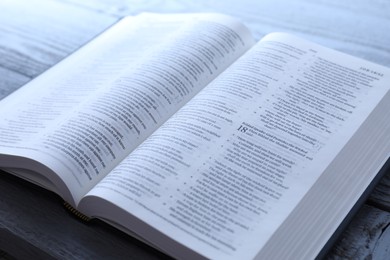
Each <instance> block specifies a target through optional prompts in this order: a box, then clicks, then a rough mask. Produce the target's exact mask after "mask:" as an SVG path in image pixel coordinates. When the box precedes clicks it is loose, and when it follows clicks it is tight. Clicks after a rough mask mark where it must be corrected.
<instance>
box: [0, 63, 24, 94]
mask: <svg viewBox="0 0 390 260" xmlns="http://www.w3.org/2000/svg"><path fill="white" fill-rule="evenodd" d="M0 79H1V80H0V100H1V99H2V98H4V97H5V96H7V95H9V94H10V93H12V92H14V91H15V90H16V89H18V88H19V87H20V86H23V85H24V84H25V83H27V82H28V81H29V80H30V78H29V77H26V76H24V75H22V74H20V73H17V72H15V71H11V70H9V69H6V68H2V67H0Z"/></svg>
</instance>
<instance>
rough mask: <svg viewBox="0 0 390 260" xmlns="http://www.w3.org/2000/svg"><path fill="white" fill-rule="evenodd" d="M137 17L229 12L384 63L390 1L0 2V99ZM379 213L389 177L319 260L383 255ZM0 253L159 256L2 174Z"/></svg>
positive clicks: (389, 247) (383, 211)
mask: <svg viewBox="0 0 390 260" xmlns="http://www.w3.org/2000/svg"><path fill="white" fill-rule="evenodd" d="M145 11H148V12H164V13H169V12H220V13H225V14H230V15H233V16H235V17H237V18H238V19H240V20H242V21H243V22H244V23H245V24H247V25H248V27H249V28H250V30H251V31H252V32H253V34H254V35H255V37H256V39H260V38H261V37H262V36H264V35H265V34H267V33H269V32H274V31H284V32H290V33H293V34H295V35H298V36H302V37H303V38H306V39H309V40H312V41H315V42H318V43H320V44H322V45H325V46H328V47H331V48H334V49H337V50H341V51H343V52H346V53H350V54H352V55H355V56H358V57H361V58H365V59H368V60H371V61H374V62H376V63H379V64H383V65H386V66H390V44H389V43H390V34H389V33H388V32H390V2H388V1H385V0H374V1H368V0H356V1H352V0H345V1H338V0H327V1H325V0H317V1H305V0H291V1H288V0H263V1H250V0H248V1H244V0H243V1H233V0H225V1H208V0H198V1H186V0H175V1H169V0H153V1H122V0H105V1H103V0H88V1H77V0H63V1H60V0H57V1H55V0H52V1H50V0H33V1H22V0H3V1H0V98H2V97H3V96H5V95H7V94H9V93H11V92H12V91H14V90H15V89H17V88H19V87H20V86H22V85H23V84H24V83H26V82H27V81H28V80H30V79H32V78H34V77H36V76H37V75H39V74H40V73H42V72H43V71H45V70H46V69H48V68H50V67H51V66H53V65H55V63H57V62H58V61H59V60H61V59H63V58H64V57H66V56H67V55H69V54H70V53H72V52H73V51H74V50H76V49H77V48H79V47H80V46H82V45H83V44H85V43H86V42H87V41H89V40H90V39H92V38H93V37H95V36H96V35H97V34H99V33H100V32H102V31H103V30H104V29H105V28H107V27H108V26H110V25H111V24H113V23H114V22H115V21H117V20H118V19H120V18H121V17H123V16H125V15H135V14H138V13H140V12H145ZM42 209H44V210H42ZM389 212H390V173H389V174H387V175H386V176H385V178H384V180H383V181H382V182H381V183H380V184H379V185H378V186H377V187H376V189H375V191H374V192H373V193H372V195H371V197H370V198H369V204H366V205H365V206H364V207H363V208H362V210H361V211H360V212H359V213H358V215H356V217H355V218H354V219H353V221H352V222H351V224H350V225H349V226H348V228H347V229H346V231H345V232H344V233H343V234H342V236H341V238H340V240H339V241H338V242H337V244H336V245H335V247H334V248H333V249H332V250H331V252H330V254H329V255H328V256H327V258H328V259H355V258H356V259H385V257H386V256H387V254H388V253H389V251H390V231H389V228H388V227H389V224H390V213H389ZM21 248H23V250H20V249H21ZM0 249H2V250H5V251H6V252H8V253H10V254H11V255H13V256H15V257H17V258H20V259H26V258H40V259H51V258H57V259H80V258H81V259H94V258H142V259H156V258H166V256H165V255H163V254H161V253H159V252H158V251H156V250H154V249H152V248H150V247H148V246H146V245H144V244H143V243H141V242H139V241H137V240H136V239H133V238H131V237H129V236H127V235H124V234H123V233H121V232H120V231H117V230H115V229H114V228H111V227H110V226H108V225H106V224H105V223H102V222H99V221H95V222H92V223H90V224H85V223H81V222H80V221H78V220H76V219H74V218H73V217H72V216H70V215H69V214H67V212H66V211H64V209H63V207H62V206H61V201H60V199H59V198H58V197H57V196H56V195H54V194H52V193H50V192H47V191H44V190H42V189H40V188H38V187H35V186H33V185H31V184H28V183H25V182H24V181H21V180H18V179H16V178H14V177H10V176H5V175H3V174H0Z"/></svg>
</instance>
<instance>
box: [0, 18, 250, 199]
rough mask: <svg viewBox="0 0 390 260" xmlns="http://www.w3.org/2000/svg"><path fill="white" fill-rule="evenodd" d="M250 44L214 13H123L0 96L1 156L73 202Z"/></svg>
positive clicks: (242, 33) (244, 31) (240, 29)
mask: <svg viewBox="0 0 390 260" xmlns="http://www.w3.org/2000/svg"><path fill="white" fill-rule="evenodd" d="M252 43H253V39H252V38H251V36H250V34H249V32H248V30H247V29H246V28H245V27H244V26H243V25H241V24H240V23H238V22H237V21H235V20H234V19H231V18H229V17H227V16H223V15H213V14H199V15H197V14H192V15H191V14H188V15H154V14H142V15H140V16H139V17H136V18H126V19H124V20H122V21H121V22H119V23H118V24H117V25H114V26H113V27H112V28H111V29H110V30H108V31H107V32H105V33H104V34H102V35H101V36H100V37H98V38H97V39H96V40H95V41H93V42H91V43H90V44H89V45H88V46H86V47H84V48H83V49H81V50H80V51H79V52H77V53H76V54H75V55H72V56H71V57H70V58H68V59H66V60H64V61H63V62H62V63H60V64H58V65H57V66H55V67H54V68H53V69H51V70H50V71H48V72H47V73H45V74H44V75H43V76H41V77H39V78H37V79H36V80H34V81H32V82H31V83H30V84H28V85H27V86H25V87H23V88H22V89H21V90H20V91H18V92H16V93H15V94H14V95H12V96H10V97H9V98H7V99H5V100H3V101H2V102H1V104H0V110H1V111H2V113H3V114H4V115H5V116H4V117H2V118H1V121H0V153H3V154H11V155H15V156H18V157H27V158H30V159H33V160H35V161H37V162H39V163H40V164H43V165H44V166H46V167H47V168H50V169H51V170H52V171H54V172H55V173H56V174H57V175H59V177H60V179H61V180H62V181H63V182H65V183H66V186H67V187H68V188H69V189H70V192H71V193H72V196H73V197H74V198H75V199H72V200H71V201H70V203H72V204H76V202H75V201H77V200H78V199H80V197H81V196H82V195H84V194H85V193H86V192H87V191H88V190H89V189H90V188H91V187H92V186H93V185H95V184H96V183H97V182H98V181H99V179H101V178H102V177H103V176H104V175H105V174H106V173H108V172H109V171H110V170H111V169H112V168H113V167H114V166H115V165H116V164H117V163H119V162H120V161H121V160H122V159H123V158H124V157H125V156H126V155H128V154H129V153H130V151H131V150H133V149H134V148H135V147H136V146H137V145H139V144H140V143H141V142H142V141H143V140H144V139H145V138H146V137H147V136H148V135H149V134H150V133H152V132H153V131H154V130H155V129H157V128H158V127H159V125H161V123H162V122H164V121H165V120H166V119H167V118H169V117H170V116H171V115H172V114H173V113H174V112H175V111H176V110H177V109H178V108H179V107H181V106H182V105H183V104H184V103H185V102H187V101H188V100H189V99H191V97H192V96H194V95H195V94H196V93H197V92H198V91H199V90H200V89H201V88H203V87H204V86H206V85H207V84H208V83H209V82H210V81H211V80H212V79H213V78H215V76H216V75H218V74H219V73H220V72H222V71H223V70H224V69H225V68H227V67H228V66H229V65H230V64H231V63H232V62H233V61H234V60H236V59H237V58H238V57H239V56H240V55H241V54H243V53H244V52H245V51H246V50H247V49H248V48H249V47H250V46H251V45H252ZM15 158H16V157H15ZM26 164H28V162H26ZM0 166H2V167H9V168H17V167H21V166H23V167H28V165H25V164H24V163H23V164H21V165H15V163H13V162H12V160H9V158H5V159H4V160H1V161H0ZM33 170H34V169H33ZM61 193H62V194H63V193H64V191H62V192H61ZM67 199H69V198H67ZM73 200H74V201H73Z"/></svg>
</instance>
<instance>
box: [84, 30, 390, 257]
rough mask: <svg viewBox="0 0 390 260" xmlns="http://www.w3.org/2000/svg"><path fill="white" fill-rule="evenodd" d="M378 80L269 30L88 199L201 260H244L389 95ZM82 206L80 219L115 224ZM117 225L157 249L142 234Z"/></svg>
mask: <svg viewBox="0 0 390 260" xmlns="http://www.w3.org/2000/svg"><path fill="white" fill-rule="evenodd" d="M386 73H388V70H387V69H386V68H383V67H380V66H376V65H374V64H371V63H365V62H362V61H359V60H357V59H354V58H352V57H349V56H346V55H342V54H339V53H336V52H334V51H331V50H328V49H325V48H322V47H320V46H317V45H314V44H310V43H307V42H305V41H302V40H300V39H297V38H294V37H290V36H288V35H285V34H271V35H269V36H267V37H265V38H264V39H263V40H262V41H261V42H260V43H259V44H258V45H257V46H255V47H254V48H253V49H252V50H251V51H250V52H248V53H247V54H246V55H245V56H244V57H243V58H242V59H240V60H239V61H238V62H237V63H236V64H235V65H234V66H232V67H231V68H229V70H227V71H226V72H225V73H223V74H222V75H221V76H220V77H219V78H218V79H217V80H216V81H214V82H213V83H212V84H211V85H210V86H208V87H207V88H206V89H204V90H203V91H202V92H201V93H199V94H198V95H197V96H196V97H195V98H194V99H193V100H192V101H191V102H189V103H188V104H187V105H186V106H185V107H183V109H181V110H180V111H179V112H178V113H177V114H176V115H175V116H174V117H173V118H171V119H170V120H168V121H167V123H165V124H164V125H163V126H162V127H161V128H160V129H159V130H158V131H156V132H155V133H154V134H153V135H152V137H151V138H149V139H148V140H146V141H145V142H144V143H143V144H142V145H141V146H140V147H139V148H137V149H136V150H135V151H134V152H133V153H132V154H131V155H130V156H129V157H128V158H126V159H125V160H124V161H123V163H121V164H120V165H119V167H117V168H116V169H114V170H113V172H112V173H110V174H109V175H108V176H107V177H106V178H105V179H103V180H102V181H101V183H99V184H98V185H97V186H96V187H95V188H94V189H93V190H92V191H91V193H89V195H90V196H91V198H92V199H91V200H92V201H93V200H94V199H93V196H97V197H99V196H101V197H102V198H104V200H107V201H110V202H112V203H114V204H116V205H117V206H118V207H119V208H121V209H123V210H124V211H128V212H130V213H131V214H134V215H135V216H136V217H137V218H139V219H141V220H142V221H144V222H146V223H148V224H150V225H151V226H153V227H154V228H156V229H158V230H160V231H161V232H163V233H164V234H166V235H168V236H169V237H171V238H173V239H175V240H177V241H179V242H180V243H183V244H184V245H185V246H186V247H190V248H192V249H194V250H195V251H196V252H198V253H201V254H203V255H205V256H206V257H208V258H224V259H228V258H231V259H237V258H238V257H240V258H241V257H242V258H253V257H254V256H255V255H256V253H257V252H258V251H259V250H260V248H261V247H262V246H263V245H264V244H265V243H266V241H267V240H268V239H269V237H270V236H271V235H272V233H273V232H274V231H275V230H276V229H277V228H278V226H279V225H280V224H281V223H282V222H283V220H284V219H285V218H286V217H287V216H288V214H289V213H290V212H291V210H292V209H293V208H294V206H295V205H296V204H297V203H298V202H299V201H300V199H301V198H302V196H303V195H304V194H305V192H306V191H307V190H309V189H310V187H311V185H312V184H313V183H314V182H315V180H316V179H317V178H318V177H319V176H320V174H321V173H322V171H323V170H324V169H325V167H326V166H327V165H328V164H329V163H330V162H331V161H332V160H333V158H335V156H336V155H337V153H338V152H339V151H340V149H341V148H342V147H343V145H344V144H345V143H346V142H347V141H348V139H349V138H350V137H351V136H352V135H353V133H354V132H355V131H356V130H357V128H358V127H359V125H360V124H361V123H362V122H363V121H364V119H365V118H366V117H367V116H368V114H369V113H370V111H371V110H372V109H373V108H374V107H375V105H376V104H377V103H378V102H379V101H380V99H381V98H382V97H383V96H384V94H385V93H386V92H387V91H388V86H385V81H386V80H388V76H389V75H385V74H386ZM87 203H88V199H87V200H86V203H85V205H83V210H86V212H87V213H89V214H94V210H95V214H96V212H98V213H97V214H102V216H103V217H105V218H106V219H113V220H115V216H114V214H113V215H112V216H110V214H109V213H108V214H104V213H103V212H104V210H106V208H105V209H100V210H99V209H96V208H95V209H87ZM96 203H97V202H96ZM84 206H85V207H84ZM114 212H117V211H114ZM118 218H120V221H121V222H120V223H119V225H121V226H125V227H126V226H127V224H129V223H130V222H131V218H128V222H127V221H126V218H125V217H124V216H122V215H121V216H118ZM127 228H129V229H131V230H133V231H136V232H139V234H140V235H141V236H142V237H144V238H145V239H150V240H151V241H152V242H154V243H156V245H157V247H159V248H164V249H166V247H165V246H164V243H166V242H165V241H164V240H163V239H161V240H158V239H156V238H155V235H153V236H152V235H150V234H148V233H145V232H144V233H143V229H142V227H138V226H136V227H132V226H130V225H128V226H127ZM167 250H169V249H167ZM168 253H170V254H173V255H175V253H176V254H178V253H177V252H175V250H174V249H172V251H170V252H168ZM175 256H178V257H179V256H180V255H175Z"/></svg>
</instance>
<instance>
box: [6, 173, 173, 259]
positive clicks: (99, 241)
mask: <svg viewBox="0 0 390 260" xmlns="http://www.w3.org/2000/svg"><path fill="white" fill-rule="evenodd" d="M0 189H1V197H0V248H1V249H2V250H4V251H5V252H7V253H9V254H10V255H12V256H13V257H16V258H17V259H51V258H52V259H98V258H99V259H104V258H109V259H129V258H135V259H164V258H167V257H166V256H165V255H164V254H162V253H160V252H158V251H157V250H155V249H153V248H150V247H148V246H146V245H145V244H143V243H142V242H140V241H138V240H137V239H135V238H132V237H130V236H128V235H125V234H124V233H122V232H121V231H119V230H116V229H115V228H113V227H111V226H109V225H107V224H105V223H103V222H100V221H92V222H89V223H85V222H81V221H80V220H78V219H76V217H74V216H73V215H71V214H70V213H68V212H67V211H66V210H65V208H64V207H63V206H62V200H61V199H60V198H59V197H58V196H57V195H55V194H54V193H51V192H49V191H47V190H44V189H42V188H40V187H37V186H35V185H33V184H30V183H28V182H26V181H23V180H20V179H18V178H16V177H13V176H10V175H9V174H4V173H0ZM21 249H23V250H21Z"/></svg>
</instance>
